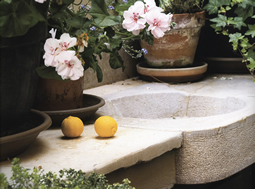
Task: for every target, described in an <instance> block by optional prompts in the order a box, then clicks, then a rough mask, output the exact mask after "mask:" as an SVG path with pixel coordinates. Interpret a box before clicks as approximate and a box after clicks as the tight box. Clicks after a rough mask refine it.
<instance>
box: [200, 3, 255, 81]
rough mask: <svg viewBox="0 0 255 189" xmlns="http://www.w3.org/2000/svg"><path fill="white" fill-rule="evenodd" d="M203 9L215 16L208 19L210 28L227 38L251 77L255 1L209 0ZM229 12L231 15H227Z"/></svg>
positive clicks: (254, 55) (254, 58)
mask: <svg viewBox="0 0 255 189" xmlns="http://www.w3.org/2000/svg"><path fill="white" fill-rule="evenodd" d="M204 9H205V10H206V11H207V12H208V14H210V15H215V16H214V17H213V18H212V19H210V21H211V22H212V23H213V24H212V25H211V26H212V27H213V28H214V30H215V32H216V33H218V34H223V35H226V36H228V37H229V42H230V43H231V44H232V47H233V50H234V51H237V52H239V53H240V54H241V55H242V57H243V62H244V63H245V64H246V66H247V68H248V70H249V71H250V73H251V74H252V75H253V73H254V70H255V15H254V14H255V1H253V0H221V1H219V0H209V2H208V3H207V4H206V5H205V6H204ZM230 12H231V13H232V14H229V13H230ZM233 15H234V16H233ZM253 77H254V75H253ZM254 81H255V80H254Z"/></svg>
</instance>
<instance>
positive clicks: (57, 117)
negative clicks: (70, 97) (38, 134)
mask: <svg viewBox="0 0 255 189" xmlns="http://www.w3.org/2000/svg"><path fill="white" fill-rule="evenodd" d="M104 104H105V101H104V99H102V98H101V97H98V96H95V95H89V94H83V107H82V108H77V109H70V110H55V111H43V112H45V113H46V114H48V115H49V116H50V117H51V119H52V125H53V126H60V125H61V122H62V121H63V120H64V119H65V118H66V117H68V116H75V117H79V118H80V119H81V120H83V121H85V120H87V119H88V118H89V117H90V116H92V115H93V114H94V113H95V112H96V111H97V110H98V108H100V107H101V106H103V105H104Z"/></svg>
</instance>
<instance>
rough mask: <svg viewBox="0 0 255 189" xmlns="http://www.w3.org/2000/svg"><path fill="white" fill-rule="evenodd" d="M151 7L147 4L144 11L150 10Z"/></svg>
mask: <svg viewBox="0 0 255 189" xmlns="http://www.w3.org/2000/svg"><path fill="white" fill-rule="evenodd" d="M149 7H150V5H146V7H145V9H144V13H147V12H149Z"/></svg>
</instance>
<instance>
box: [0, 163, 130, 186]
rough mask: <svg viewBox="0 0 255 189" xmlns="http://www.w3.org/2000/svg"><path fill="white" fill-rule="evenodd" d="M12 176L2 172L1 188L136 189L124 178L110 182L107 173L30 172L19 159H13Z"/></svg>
mask: <svg viewBox="0 0 255 189" xmlns="http://www.w3.org/2000/svg"><path fill="white" fill-rule="evenodd" d="M12 172H13V173H12V176H11V178H10V181H8V180H7V178H6V176H5V175H4V174H3V173H1V174H0V188H1V189H23V188H29V189H39V188H40V189H47V188H53V189H54V188H55V189H61V188H63V189H64V188H73V189H79V188H82V189H134V187H131V186H130V183H131V182H130V181H129V180H128V179H124V180H123V183H121V184H120V183H114V184H112V185H111V184H109V183H108V181H107V180H106V177H105V175H103V174H96V173H91V174H90V175H89V176H88V177H86V174H85V173H84V172H83V171H81V170H79V171H75V170H74V169H69V170H67V169H63V170H60V171H59V174H56V173H52V172H48V173H43V169H42V168H34V169H33V171H32V172H31V173H30V172H29V170H28V169H25V168H23V167H21V166H20V163H19V159H18V158H14V159H13V161H12Z"/></svg>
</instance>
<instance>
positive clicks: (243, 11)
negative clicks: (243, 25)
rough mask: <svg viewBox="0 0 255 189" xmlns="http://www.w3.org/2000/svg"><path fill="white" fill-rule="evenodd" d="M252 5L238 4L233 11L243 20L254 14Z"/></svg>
mask: <svg viewBox="0 0 255 189" xmlns="http://www.w3.org/2000/svg"><path fill="white" fill-rule="evenodd" d="M253 10H254V7H253V6H251V5H249V6H245V8H244V7H243V6H241V5H240V4H239V6H238V7H237V8H236V10H235V13H236V14H237V15H238V17H242V18H243V20H244V21H245V20H246V19H247V18H248V17H251V16H253V15H254V11H253Z"/></svg>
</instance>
